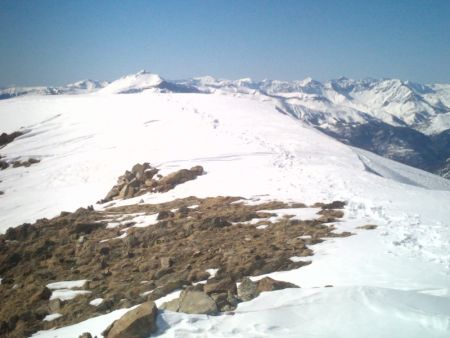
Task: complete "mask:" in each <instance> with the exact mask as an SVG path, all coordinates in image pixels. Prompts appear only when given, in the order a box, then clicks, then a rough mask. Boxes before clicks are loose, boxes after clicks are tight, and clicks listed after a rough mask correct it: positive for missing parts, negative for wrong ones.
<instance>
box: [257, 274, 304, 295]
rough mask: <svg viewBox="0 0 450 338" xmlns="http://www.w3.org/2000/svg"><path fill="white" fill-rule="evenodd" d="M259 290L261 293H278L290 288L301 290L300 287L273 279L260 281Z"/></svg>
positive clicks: (268, 278)
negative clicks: (277, 291)
mask: <svg viewBox="0 0 450 338" xmlns="http://www.w3.org/2000/svg"><path fill="white" fill-rule="evenodd" d="M257 285H258V286H257V290H258V291H259V292H264V291H276V290H282V289H289V288H299V286H298V285H295V284H292V283H288V282H283V281H278V280H275V279H272V278H270V277H264V278H263V279H260V280H259V281H258V283H257Z"/></svg>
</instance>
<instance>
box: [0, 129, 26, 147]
mask: <svg viewBox="0 0 450 338" xmlns="http://www.w3.org/2000/svg"><path fill="white" fill-rule="evenodd" d="M21 135H23V133H22V132H20V131H15V132H13V133H11V134H7V133H2V134H1V135H0V147H1V146H4V145H6V144H8V143H11V142H12V141H14V139H15V138H16V137H19V136H21Z"/></svg>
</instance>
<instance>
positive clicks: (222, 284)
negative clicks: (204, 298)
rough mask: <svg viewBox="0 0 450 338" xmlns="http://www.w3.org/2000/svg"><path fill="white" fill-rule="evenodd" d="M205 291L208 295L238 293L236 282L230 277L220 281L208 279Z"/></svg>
mask: <svg viewBox="0 0 450 338" xmlns="http://www.w3.org/2000/svg"><path fill="white" fill-rule="evenodd" d="M203 290H204V291H205V293H207V294H208V295H210V294H212V293H227V292H228V291H230V292H232V293H234V294H236V292H237V288H236V282H234V281H233V280H232V279H231V278H229V277H228V278H224V279H220V280H215V279H208V281H207V282H206V284H205V285H204V287H203Z"/></svg>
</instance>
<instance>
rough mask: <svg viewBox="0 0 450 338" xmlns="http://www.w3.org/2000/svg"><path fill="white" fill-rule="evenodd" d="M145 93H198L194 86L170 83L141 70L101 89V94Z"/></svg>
mask: <svg viewBox="0 0 450 338" xmlns="http://www.w3.org/2000/svg"><path fill="white" fill-rule="evenodd" d="M143 91H147V92H154V93H169V92H170V93H190V92H197V90H196V89H195V88H194V87H192V86H186V85H182V84H175V83H172V82H168V81H166V80H164V79H163V78H161V77H160V76H159V75H157V74H153V73H150V72H147V71H145V70H141V71H139V72H138V73H136V74H131V75H126V76H123V77H121V78H120V79H118V80H116V81H113V82H111V83H110V84H108V85H107V86H105V88H103V89H101V90H100V91H99V93H101V94H131V93H140V92H143Z"/></svg>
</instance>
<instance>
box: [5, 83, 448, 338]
mask: <svg viewBox="0 0 450 338" xmlns="http://www.w3.org/2000/svg"><path fill="white" fill-rule="evenodd" d="M135 78H136V77H135ZM132 79H133V78H132ZM145 79H148V80H149V82H145V85H144V86H143V87H142V88H147V89H148V85H149V83H150V82H151V83H152V84H155V83H156V82H159V80H158V79H157V78H156V77H154V76H145ZM150 79H152V80H155V79H156V81H154V82H153V81H150ZM210 80H211V79H209V80H208V81H210ZM193 81H197V84H195V86H196V87H197V88H199V90H201V91H206V90H208V91H211V92H214V93H216V94H211V95H204V94H199V93H160V92H159V91H152V90H150V91H147V90H143V91H142V92H138V91H140V90H136V93H130V94H127V95H118V94H115V93H116V91H114V92H113V93H108V92H103V93H100V92H98V93H94V94H81V95H78V96H76V97H75V96H69V95H62V96H56V95H53V96H39V97H28V98H27V99H11V100H3V101H0V120H1V122H2V123H1V126H2V129H3V130H2V131H4V132H8V133H11V132H13V131H17V130H22V131H24V132H25V134H24V135H22V136H19V137H17V138H16V139H14V141H13V142H11V143H9V144H8V145H6V146H5V147H3V148H2V149H0V153H1V155H2V156H3V157H2V160H3V159H5V160H7V161H14V160H22V159H27V158H30V157H33V158H37V159H40V160H41V161H40V162H39V163H37V164H34V165H32V166H30V167H17V168H7V169H5V170H1V171H0V190H1V191H2V192H3V194H2V195H0V225H1V229H2V231H3V232H4V231H5V230H6V228H7V227H9V226H15V225H18V224H20V223H23V222H34V221H35V220H36V219H38V218H50V217H53V216H56V215H59V214H60V213H61V211H74V210H76V209H77V208H78V207H80V206H87V205H90V204H94V205H95V202H96V201H98V200H99V199H100V198H102V197H103V196H104V195H105V193H106V192H107V191H108V190H109V189H110V188H111V186H112V185H113V184H114V182H116V178H117V176H118V175H119V174H121V173H123V172H124V171H125V170H126V169H128V168H131V167H132V166H133V165H134V164H135V163H137V162H143V161H149V162H151V163H152V164H153V165H155V166H157V167H158V168H159V169H160V172H161V173H163V174H164V175H165V174H166V173H170V172H172V171H174V170H177V169H182V168H186V167H187V168H189V167H191V166H193V165H202V166H203V167H204V169H205V172H206V174H205V175H202V176H200V177H198V178H197V179H196V180H192V181H189V182H187V183H185V184H181V185H179V186H177V187H176V188H175V189H173V190H170V191H168V192H161V193H154V194H151V193H149V194H144V195H141V196H138V197H135V198H130V199H127V200H116V201H114V203H116V204H115V206H116V207H120V206H126V205H134V204H140V205H151V204H155V203H162V202H168V201H173V200H176V199H179V198H184V197H188V196H197V197H210V196H241V197H242V198H246V199H247V200H245V203H248V204H250V205H251V204H255V203H263V202H269V201H273V200H278V201H283V202H286V203H290V202H294V201H295V202H304V203H306V204H307V205H311V204H312V203H315V202H317V201H332V200H345V201H346V202H347V206H346V207H345V209H344V211H345V217H344V218H342V219H341V220H340V221H337V222H333V223H332V224H334V225H335V227H336V229H337V231H339V232H340V231H350V232H352V233H353V235H352V236H349V237H346V238H329V239H327V240H326V241H324V242H323V243H321V244H316V245H313V246H312V247H311V248H312V249H313V250H314V256H312V257H307V259H310V260H312V264H310V265H308V266H305V267H302V268H299V269H293V270H290V271H283V272H280V271H278V272H274V273H271V274H270V276H271V277H273V278H275V279H278V280H283V281H288V282H291V283H296V284H298V285H300V286H301V288H298V289H285V290H279V291H273V292H263V293H262V294H261V295H260V296H259V297H257V298H255V299H253V300H251V301H248V302H243V303H241V304H239V305H238V307H237V309H236V310H235V311H234V312H233V313H229V314H228V315H227V314H219V315H217V316H207V315H194V314H184V313H178V312H172V311H160V312H159V313H158V316H157V323H158V327H159V331H158V332H157V333H158V334H160V335H161V336H165V337H180V336H182V337H198V336H202V337H205V336H206V337H228V336H231V335H232V336H235V337H248V336H249V335H251V336H258V337H281V336H282V337H300V336H301V337H322V338H328V337H346V338H348V337H350V338H352V337H355V338H356V337H361V336H365V337H446V336H448V335H449V334H450V327H449V322H450V306H449V304H450V303H449V295H450V291H449V285H450V279H449V273H450V257H449V255H448V241H449V239H450V231H449V229H450V227H449V219H450V211H449V208H448V204H449V202H450V183H449V182H450V181H448V180H445V179H443V178H441V177H438V176H436V175H433V174H430V173H427V172H424V171H421V170H418V169H414V168H411V167H409V166H406V165H403V164H400V163H397V162H394V161H391V160H388V159H385V158H383V157H380V156H377V155H375V154H373V153H370V152H367V151H364V150H361V149H358V148H354V147H351V146H349V145H346V144H343V143H342V142H338V141H336V140H334V139H333V138H331V137H329V136H328V135H325V134H324V133H322V132H320V131H318V130H316V129H315V128H313V127H312V126H311V124H313V123H312V122H311V121H307V120H305V121H302V120H299V119H298V118H295V117H293V116H291V115H290V114H289V113H292V111H293V109H294V108H293V107H294V103H293V102H289V100H290V99H289V98H288V96H289V95H292V96H293V97H299V98H298V101H294V102H295V103H297V102H298V103H299V105H300V104H303V102H310V101H307V100H306V98H307V97H316V98H317V99H318V97H319V94H317V93H321V91H324V93H326V91H327V90H330V91H331V89H327V87H326V86H325V85H321V84H319V83H317V82H315V81H310V80H307V81H304V82H297V83H295V84H293V85H292V91H289V90H290V89H289V85H287V84H286V83H283V82H279V81H272V82H269V81H266V82H263V83H265V86H266V87H265V89H264V90H262V89H261V86H262V85H261V86H259V85H258V86H259V87H255V88H252V87H253V86H254V85H253V84H252V82H251V81H249V80H240V81H238V82H236V83H233V82H226V83H223V84H221V85H217V84H216V82H215V81H210V82H211V83H210V84H206V83H205V82H207V81H206V79H201V80H199V79H196V80H193ZM121 82H122V84H123V83H124V82H126V85H124V87H120V86H119V85H117V87H115V88H119V87H120V88H131V87H132V88H133V89H138V87H136V86H133V85H132V83H133V81H128V80H127V81H125V80H123V81H121ZM130 83H131V85H130ZM190 85H194V84H193V83H190ZM156 86H158V84H156ZM271 88H272V89H271ZM282 88H285V89H282ZM303 91H305V92H306V91H308V92H309V93H303ZM349 91H350V92H352V90H349ZM118 92H122V89H119V91H118ZM229 92H232V93H233V94H232V95H229ZM336 93H337V92H336ZM222 94H224V95H222ZM249 94H251V95H249ZM337 95H338V94H336V96H337ZM339 95H341V96H339V97H344V95H343V94H339ZM347 95H349V94H347ZM352 95H356V94H352ZM331 96H332V95H331V94H329V97H331ZM280 97H281V99H280ZM323 100H325V98H324V99H323ZM327 100H330V99H329V98H327ZM336 100H337V98H336ZM342 100H344V99H342ZM312 102H316V101H314V100H313V101H312ZM325 102H327V101H325ZM314 104H316V103H314ZM330 107H331V105H330ZM291 109H292V110H291ZM353 109H354V110H353V112H355V114H356V112H357V109H356V108H353ZM281 112H284V114H282V113H281ZM337 113H338V111H336V114H337ZM355 116H360V115H358V114H356V115H355ZM361 116H365V115H361ZM367 116H372V115H370V114H367ZM371 118H374V117H373V116H372V117H371ZM367 119H369V117H367ZM368 121H370V120H368ZM383 123H385V122H383ZM386 124H387V123H386ZM389 125H390V124H389ZM390 126H391V125H390ZM21 127H24V128H23V129H21ZM321 127H323V125H321ZM95 208H96V209H97V210H99V211H102V210H104V208H106V206H99V205H96V206H95ZM193 208H194V209H193V210H194V212H195V206H193ZM169 209H170V207H169ZM169 209H168V210H169ZM118 210H120V208H119V209H117V210H116V211H115V212H116V213H117V212H118ZM193 215H194V216H195V214H193ZM136 216H138V217H142V215H137V214H132V215H124V219H128V220H129V219H130V217H136ZM127 217H128V218H127ZM42 222H43V224H44V223H45V222H46V220H45V219H44V220H43V221H42ZM286 224H288V223H286ZM364 224H375V225H377V226H378V228H377V229H376V230H364V229H360V228H358V227H359V226H361V225H364ZM145 225H147V224H141V225H140V226H145ZM149 226H150V227H151V226H153V225H149ZM246 226H252V224H246ZM163 227H164V225H163V223H161V224H160V228H163ZM160 228H156V227H155V229H156V230H158V229H160ZM133 229H134V230H135V231H136V234H139V231H140V228H139V227H136V228H133ZM228 229H233V227H230V228H228ZM103 230H104V231H107V230H108V229H102V231H103ZM109 231H114V229H110V230H109ZM217 231H220V230H219V229H217ZM230 231H231V230H230ZM259 231H261V232H269V233H270V232H271V231H272V229H271V228H270V226H269V227H266V228H261V229H259ZM116 232H117V234H116V236H117V238H116V239H113V240H111V241H109V242H105V243H98V242H97V243H95V245H93V246H92V247H87V246H86V245H85V244H86V242H87V241H89V237H90V236H92V234H86V235H84V236H76V234H72V235H71V236H67V238H64V241H65V242H64V243H65V245H66V246H67V247H68V249H70V250H73V252H74V255H73V256H74V257H65V256H64V257H56V256H55V257H53V256H52V255H53V252H54V251H55V250H56V248H55V247H54V246H51V245H52V243H51V242H50V243H48V250H46V247H44V248H43V249H39V250H40V251H37V252H36V253H35V252H32V253H28V252H25V253H24V255H28V254H30V255H35V254H36V255H37V254H39V252H44V253H45V255H48V257H47V258H48V259H47V261H48V262H49V266H51V265H52V264H53V265H55V264H58V259H60V260H66V261H67V260H70V261H72V260H73V262H75V256H76V251H77V250H91V249H92V250H93V252H96V251H98V250H99V248H100V247H101V244H106V245H107V246H111V247H113V246H114V245H118V244H117V243H122V241H123V242H127V243H132V242H131V238H130V241H129V242H128V238H127V237H126V233H125V236H122V235H121V234H120V231H118V230H117V231H116ZM42 233H45V231H42ZM37 236H38V235H37ZM235 240H236V241H239V243H242V247H243V248H245V247H246V245H247V244H246V243H248V242H249V241H257V240H258V238H257V237H255V238H245V236H244V238H240V237H239V236H236V238H235ZM292 240H294V241H295V238H293V239H292ZM4 243H5V245H6V244H7V245H8V246H13V245H16V244H17V240H16V241H14V240H11V241H5V242H4ZM127 245H128V244H127ZM162 245H164V243H163V244H162ZM161 247H162V246H161ZM211 249H212V250H214V249H217V250H220V248H211ZM123 254H124V255H125V256H124V257H125V260H124V262H123V263H124V264H134V263H135V262H136V261H137V258H138V254H139V248H131V244H130V247H129V251H128V249H127V251H124V252H123ZM223 254H225V253H223ZM161 255H164V252H161ZM248 255H251V252H248ZM11 257H12V258H11V261H12V262H13V263H14V262H16V261H17V256H11ZM25 257H27V256H25ZM149 259H150V258H149ZM292 259H293V260H296V259H298V257H292ZM102 264H104V265H106V266H107V264H108V260H107V259H106V260H105V261H104V262H103V263H102ZM208 268H211V269H215V268H219V267H217V266H210V267H208ZM101 269H102V270H101ZM106 270H107V269H106ZM106 270H103V268H101V267H100V262H99V268H98V271H96V272H95V274H93V275H87V272H86V270H84V269H82V268H80V269H74V272H73V273H74V275H75V274H78V275H77V276H78V277H79V278H78V279H79V280H81V281H82V282H83V283H82V284H84V283H85V282H86V280H90V282H89V283H87V284H89V285H87V286H86V287H93V286H94V285H95V284H96V283H100V282H102V281H103V280H106V281H108V283H109V281H111V285H114V283H116V282H119V281H122V282H123V281H124V282H125V283H129V282H128V277H129V276H124V275H121V274H117V275H110V274H107V271H106ZM105 271H106V274H103V272H105ZM39 272H40V273H41V275H42V276H43V277H40V278H46V276H50V275H51V271H50V270H45V269H42V268H41V267H39ZM30 273H34V270H33V269H31V270H30ZM151 273H152V271H148V274H149V275H148V276H150V275H151ZM153 275H154V274H153ZM153 275H152V276H153ZM1 277H5V276H0V278H1ZM261 277H262V276H254V277H253V278H255V279H258V278H261ZM49 278H52V281H51V282H59V281H61V279H58V276H53V277H49ZM152 278H153V277H152ZM149 280H150V277H149V278H148V279H145V280H144V279H143V280H142V281H139V287H145V286H146V285H150V282H149ZM9 282H11V281H9ZM13 283H14V281H13ZM35 283H36V281H33V282H30V284H35ZM48 283H50V281H49V282H48ZM72 283H73V282H72ZM146 283H148V284H146ZM68 284H70V283H67V282H65V283H62V284H61V285H68ZM75 284H77V283H75ZM16 285H17V284H16ZM44 285H45V284H44ZM325 285H328V286H332V287H324V286H325ZM0 287H2V288H8V289H4V290H6V291H5V292H8V294H9V293H11V294H12V295H14V293H13V292H15V291H14V290H15V288H22V286H14V284H6V283H2V284H1V285H0ZM23 287H26V285H24V286H23ZM128 287H129V291H130V292H129V293H132V292H134V290H133V288H135V287H137V286H135V285H134V284H131V283H130V284H129V285H128ZM57 291H61V290H57ZM106 291H107V290H105V292H106ZM145 291H146V292H147V294H148V293H150V292H152V289H151V288H150V286H149V289H148V290H145ZM67 292H68V293H75V292H85V294H84V295H83V296H81V297H85V298H83V299H85V300H86V302H85V305H82V304H81V303H80V304H81V305H80V309H82V308H83V307H82V306H85V307H86V306H88V307H89V306H94V305H89V304H91V303H92V304H94V303H95V302H94V301H99V299H98V298H95V299H94V297H106V296H103V295H98V296H94V295H93V294H92V295H91V294H89V292H90V291H89V290H87V291H86V290H66V293H67ZM86 292H87V294H86ZM127 294H128V292H127ZM123 297H126V295H124V294H119V295H118V297H116V298H117V302H118V304H119V305H117V306H120V309H117V310H115V311H111V312H109V311H108V310H101V309H100V308H98V313H96V314H95V317H94V318H90V319H88V320H83V321H81V322H75V323H73V325H70V326H66V327H59V325H58V319H54V318H55V315H56V317H57V315H58V313H52V315H53V317H51V318H50V317H46V318H47V319H46V320H49V322H48V323H47V324H46V325H49V327H52V325H53V326H55V328H54V329H51V330H46V331H41V332H38V333H36V334H35V335H34V337H41V338H42V337H65V338H70V337H75V338H77V337H79V336H80V335H81V334H82V333H84V332H90V333H91V334H92V335H93V336H94V335H97V336H98V337H100V336H101V332H102V331H103V330H104V329H105V328H106V327H107V326H108V325H109V324H110V323H111V322H112V321H113V320H115V319H117V318H118V317H120V316H121V315H122V314H124V313H125V312H127V311H129V310H130V309H131V308H130V307H129V306H131V305H134V304H131V305H130V304H128V303H126V302H122V298H123ZM170 297H173V294H169V297H168V298H167V297H166V298H165V300H160V299H158V302H157V303H158V305H159V304H160V303H162V302H163V301H166V300H170V299H171V298H170ZM75 299H76V298H75ZM114 299H115V298H114ZM17 301H18V302H19V301H20V300H17ZM27 301H28V300H27ZM100 301H101V300H100ZM74 302H76V300H74V299H73V300H70V299H69V300H66V301H65V302H63V303H61V304H60V310H59V311H62V312H64V311H67V309H69V310H70V309H71V308H70V306H72V304H75V303H74ZM88 302H90V303H88ZM76 304H78V303H76ZM120 304H121V305H120ZM53 305H54V304H53ZM44 311H46V310H45V309H44ZM55 311H56V310H55ZM77 311H80V310H79V309H78V308H77ZM33 313H34V312H33ZM231 314H232V315H231ZM60 318H64V317H60ZM52 319H53V320H54V321H52ZM20 323H21V324H22V325H25V326H26V325H27V324H26V322H24V323H23V322H20Z"/></svg>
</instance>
